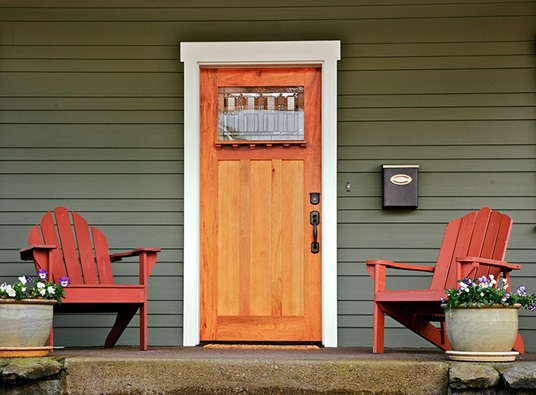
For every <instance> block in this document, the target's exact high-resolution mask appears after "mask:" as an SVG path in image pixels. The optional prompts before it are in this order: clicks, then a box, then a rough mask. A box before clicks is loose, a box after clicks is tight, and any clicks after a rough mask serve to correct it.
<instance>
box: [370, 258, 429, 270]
mask: <svg viewBox="0 0 536 395" xmlns="http://www.w3.org/2000/svg"><path fill="white" fill-rule="evenodd" d="M365 264H366V265H367V266H372V267H373V266H385V267H388V268H390V269H401V270H418V271H422V272H433V271H434V270H435V268H434V267H433V266H423V265H410V264H407V263H399V262H393V261H385V260H381V259H373V260H368V261H366V262H365Z"/></svg>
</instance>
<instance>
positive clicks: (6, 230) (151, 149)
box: [0, 0, 536, 352]
mask: <svg viewBox="0 0 536 395" xmlns="http://www.w3.org/2000/svg"><path fill="white" fill-rule="evenodd" d="M410 3H411V4H408V2H407V1H405V0H374V1H373V0H360V1H356V0H323V1H299V0H290V1H289V0H274V1H271V2H270V3H262V4H261V3H258V2H250V1H246V0H230V1H226V2H225V4H223V3H221V2H217V1H214V0H185V1H180V2H179V1H176V2H170V1H168V0H154V1H151V2H146V1H138V0H131V1H109V0H97V1H94V0H92V1H89V0H82V1H77V2H72V1H69V0H52V1H48V2H47V3H46V4H45V3H43V2H42V1H39V0H17V1H14V0H5V1H0V186H1V188H0V280H7V279H13V278H14V277H16V276H18V275H20V274H21V273H22V272H24V273H26V272H31V271H32V270H33V268H32V265H31V264H29V263H27V262H24V263H23V262H19V261H18V249H19V248H20V247H23V246H24V245H26V237H27V233H28V230H29V228H30V227H31V226H32V225H33V224H35V223H36V222H37V221H39V219H40V217H41V216H42V214H43V212H44V211H46V210H49V209H51V208H53V207H54V206H56V205H59V204H62V205H65V206H67V207H69V208H71V209H74V210H77V211H79V212H80V213H81V214H82V215H84V217H85V218H86V219H87V220H88V221H89V222H90V223H92V224H95V225H97V226H98V227H99V228H101V229H102V230H103V231H105V232H106V234H107V236H108V238H109V243H110V247H111V248H112V250H113V251H119V250H124V249H130V248H134V247H138V246H149V245H150V246H156V247H163V248H164V250H163V251H162V253H161V254H160V255H159V261H158V262H157V265H156V266H155V268H154V271H153V274H152V276H151V279H150V295H149V299H150V301H149V314H150V315H149V326H150V331H149V341H150V344H152V345H180V344H181V341H182V340H181V339H182V318H183V317H182V286H183V279H182V275H183V253H182V246H183V231H184V229H183V211H184V207H183V197H184V194H186V193H188V191H184V190H183V158H184V150H183V146H184V145H183V136H184V133H185V131H184V130H183V117H184V114H183V107H184V101H183V73H182V71H183V68H182V64H181V63H180V61H179V57H180V54H179V43H180V42H183V41H233V40H236V41H246V40H313V39H318V40H327V39H335V40H341V42H342V59H341V61H340V62H339V65H338V67H339V73H338V109H339V110H338V121H339V122H338V136H337V138H338V144H339V147H338V172H339V174H338V207H339V211H338V223H339V227H338V232H339V241H338V248H339V249H338V257H337V260H338V286H339V290H338V300H339V302H338V308H339V322H338V326H339V342H340V345H341V346H362V347H369V346H370V345H371V340H372V330H371V324H372V317H371V311H372V305H371V298H372V281H371V280H370V278H369V277H368V275H367V273H366V271H365V269H364V261H365V260H366V259H372V258H385V259H393V260H398V261H401V262H415V263H421V264H428V265H433V263H434V261H435V259H436V257H437V249H438V248H439V245H440V243H441V238H442V235H443V230H444V227H445V224H446V223H447V222H448V221H450V220H451V219H453V218H455V217H458V216H461V215H463V214H464V213H465V212H467V211H469V210H474V209H477V208H480V207H482V206H489V207H492V208H494V209H499V210H502V211H504V212H506V213H508V214H509V215H511V216H512V217H513V219H514V228H513V231H512V237H511V241H510V248H509V250H508V252H507V259H508V260H509V261H511V262H516V263H520V264H522V265H523V270H522V271H521V272H519V273H517V272H516V273H515V274H514V276H513V282H514V284H519V283H521V282H525V283H527V285H528V286H529V287H530V289H532V290H533V291H536V281H535V278H536V264H535V263H534V253H535V250H536V247H535V243H534V240H535V237H536V233H535V228H534V226H535V225H536V199H535V196H536V186H535V185H536V184H535V182H534V179H535V178H534V176H535V173H536V133H535V132H536V130H535V126H534V125H535V120H536V95H535V93H536V73H535V70H536V56H535V50H534V32H535V31H536V3H535V2H533V1H506V0H474V1H463V0H462V1H459V0H416V1H412V2H410ZM397 163H410V164H418V165H420V169H419V195H420V196H419V208H418V209H417V210H382V209H381V193H382V179H381V165H382V164H397ZM346 182H350V183H351V185H352V189H351V191H350V192H346V190H345V185H346ZM115 270H116V273H117V276H118V280H119V281H120V282H128V281H135V274H136V270H137V267H136V263H135V261H128V262H126V261H125V262H119V263H118V264H116V267H115ZM392 277H393V281H391V282H390V283H389V284H392V286H396V287H404V286H405V287H421V286H427V284H428V281H429V277H428V276H427V275H426V274H422V273H419V274H413V273H410V272H403V273H392ZM112 320H113V318H112V317H111V316H109V315H74V316H58V317H56V328H57V331H56V339H57V341H58V344H65V345H72V346H86V345H99V344H102V343H103V340H104V338H105V336H106V332H107V328H108V327H109V326H111V322H112ZM137 323H138V321H137V320H136V321H135V322H134V323H133V325H132V326H131V327H129V328H128V329H127V331H126V333H125V334H124V336H123V337H122V338H121V341H120V342H121V344H136V343H137V341H138V340H137V339H138V332H137V328H136V326H137ZM520 326H521V330H522V333H523V335H524V336H525V342H526V345H527V348H528V349H529V350H530V351H532V352H535V351H536V348H535V346H534V345H535V344H536V323H535V322H534V319H533V317H531V316H530V315H529V314H527V313H525V312H522V314H521V323H520ZM387 328H388V329H387V332H386V339H387V340H386V344H387V346H388V347H420V346H427V344H426V343H424V342H423V341H422V340H420V338H419V337H418V336H416V335H414V334H412V333H410V332H409V331H408V330H406V329H405V328H402V327H401V326H400V325H398V324H397V323H395V322H393V321H392V320H389V319H388V320H387ZM88 329H89V330H88Z"/></svg>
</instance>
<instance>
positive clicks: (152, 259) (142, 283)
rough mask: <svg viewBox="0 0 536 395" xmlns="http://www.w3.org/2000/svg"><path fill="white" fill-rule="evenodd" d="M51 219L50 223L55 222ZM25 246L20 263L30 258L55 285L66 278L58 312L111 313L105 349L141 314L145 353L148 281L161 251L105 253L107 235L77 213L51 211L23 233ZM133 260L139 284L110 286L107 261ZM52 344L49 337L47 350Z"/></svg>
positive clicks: (108, 262) (59, 208)
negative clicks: (137, 267)
mask: <svg viewBox="0 0 536 395" xmlns="http://www.w3.org/2000/svg"><path fill="white" fill-rule="evenodd" d="M54 217H55V221H54ZM28 241H29V246H28V247H25V248H23V249H21V250H20V254H21V258H22V259H23V260H33V261H34V263H35V267H36V270H39V269H45V270H47V271H48V273H49V279H53V280H54V281H56V282H58V280H59V278H60V277H63V276H68V277H69V279H70V284H69V286H68V287H67V288H65V299H64V300H63V302H62V304H61V305H59V306H56V308H57V310H58V312H67V313H70V312H75V313H85V312H115V313H117V317H116V320H115V323H114V325H113V327H112V329H111V331H110V333H109V334H108V337H107V338H106V342H105V347H113V346H114V345H115V343H116V342H117V340H118V339H119V337H120V336H121V334H122V333H123V331H124V330H125V329H126V327H127V325H128V324H129V323H130V321H131V320H132V318H133V317H134V315H135V314H136V312H137V311H138V309H139V311H140V349H141V350H147V280H148V278H149V275H150V273H151V269H152V268H153V266H154V264H155V263H156V255H157V253H158V252H159V251H160V250H161V249H160V248H138V249H135V250H132V251H130V252H124V253H118V254H112V255H110V254H109V252H108V242H107V240H106V236H104V234H103V233H102V232H101V231H100V230H98V229H97V228H95V227H93V226H92V227H89V226H88V223H87V222H86V220H85V219H84V218H82V217H81V216H80V215H79V214H77V213H76V212H74V211H73V212H72V225H71V218H70V216H69V211H68V210H67V209H66V208H65V207H56V208H55V209H54V215H53V214H52V212H50V211H49V212H47V213H46V214H45V215H44V216H43V218H42V219H41V223H40V224H39V225H35V226H34V227H33V228H32V229H31V231H30V234H29V235H28ZM132 256H137V257H138V259H139V284H132V285H124V284H115V283H114V277H113V274H112V265H111V262H115V261H120V260H121V259H123V258H127V257H132ZM52 345H53V336H52V333H51V337H50V346H52Z"/></svg>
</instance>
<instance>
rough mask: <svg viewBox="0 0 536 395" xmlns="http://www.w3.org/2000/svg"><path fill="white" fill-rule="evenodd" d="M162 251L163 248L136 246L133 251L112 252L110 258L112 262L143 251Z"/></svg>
mask: <svg viewBox="0 0 536 395" xmlns="http://www.w3.org/2000/svg"><path fill="white" fill-rule="evenodd" d="M160 251H162V249H161V248H135V249H133V250H131V251H127V252H118V253H117V254H111V255H110V260H111V261H112V262H117V261H120V260H122V259H123V258H129V257H133V256H139V255H140V254H141V253H146V252H154V253H158V252H160Z"/></svg>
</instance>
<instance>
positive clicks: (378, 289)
mask: <svg viewBox="0 0 536 395" xmlns="http://www.w3.org/2000/svg"><path fill="white" fill-rule="evenodd" d="M511 228H512V219H511V218H510V217H509V216H507V215H505V214H501V213H500V212H498V211H492V210H491V209H489V208H482V209H480V210H479V211H473V212H471V213H468V214H466V215H464V216H463V217H462V218H458V219H455V220H454V221H452V222H450V223H449V224H448V225H447V228H446V231H445V235H444V238H443V243H442V245H441V248H440V250H439V256H438V259H437V263H436V265H435V266H434V267H431V266H421V265H408V264H402V263H397V262H392V261H386V260H368V261H366V268H367V271H368V273H369V274H370V276H371V277H372V279H373V280H374V318H373V320H374V321H373V341H372V350H373V352H374V353H383V352H384V331H385V330H384V321H385V314H387V315H388V316H390V317H392V318H393V319H395V320H396V321H398V322H399V323H401V324H402V325H404V326H405V327H406V328H408V329H411V330H412V331H413V332H415V333H417V334H418V335H420V336H422V337H423V338H424V339H426V340H428V341H429V342H431V343H433V344H435V345H436V346H438V347H440V348H442V349H443V350H450V349H451V346H450V344H449V342H448V339H447V336H446V330H445V325H444V323H445V314H444V311H443V309H442V308H441V305H440V299H441V298H445V297H446V294H445V292H444V290H445V289H448V288H456V287H457V286H458V283H457V280H459V279H461V278H464V277H466V276H467V277H471V278H476V277H480V276H482V275H489V274H493V275H494V276H495V278H497V279H498V278H499V275H501V274H502V276H503V277H504V278H506V279H507V280H509V272H510V271H511V270H515V269H520V268H521V267H520V266H519V265H514V264H510V263H507V262H504V261H503V259H504V256H505V253H506V247H507V244H508V239H509V237H510V230H511ZM388 268H389V269H402V270H415V271H423V272H430V273H433V275H432V280H431V283H430V288H428V289H413V290H388V289H386V273H387V271H386V269H388ZM508 283H510V282H508ZM434 323H436V324H435V325H434ZM514 349H515V350H517V351H518V352H519V353H523V352H524V346H523V340H522V338H521V336H518V338H517V341H516V344H515V345H514Z"/></svg>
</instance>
